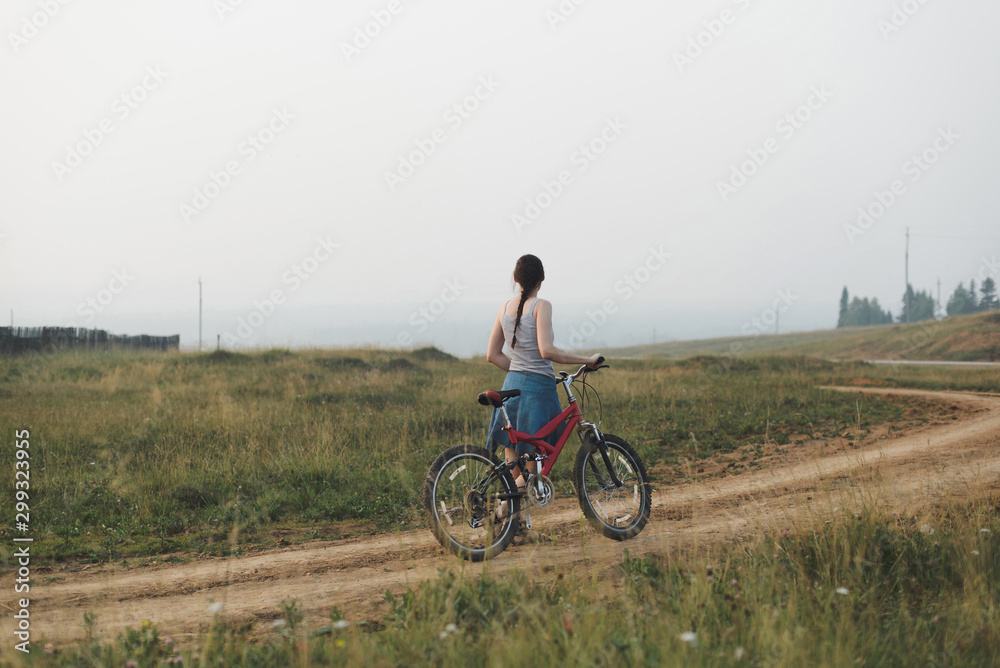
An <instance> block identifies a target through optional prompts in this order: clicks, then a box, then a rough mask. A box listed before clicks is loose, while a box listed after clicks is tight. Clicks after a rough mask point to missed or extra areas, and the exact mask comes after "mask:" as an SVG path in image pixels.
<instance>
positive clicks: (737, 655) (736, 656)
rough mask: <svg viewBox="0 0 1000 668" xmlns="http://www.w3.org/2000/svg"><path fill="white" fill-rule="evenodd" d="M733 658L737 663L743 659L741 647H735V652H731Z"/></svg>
mask: <svg viewBox="0 0 1000 668" xmlns="http://www.w3.org/2000/svg"><path fill="white" fill-rule="evenodd" d="M733 658H734V659H736V660H737V661H739V660H740V659H742V658H743V648H742V647H737V648H736V651H735V652H733Z"/></svg>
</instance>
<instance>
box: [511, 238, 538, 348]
mask: <svg viewBox="0 0 1000 668" xmlns="http://www.w3.org/2000/svg"><path fill="white" fill-rule="evenodd" d="M514 280H515V281H517V282H518V283H519V284H520V285H521V301H520V303H518V305H517V320H515V321H514V336H513V337H512V338H511V342H510V347H511V348H513V347H515V346H516V345H517V326H518V325H520V324H521V312H522V311H523V310H524V302H525V301H527V300H528V295H530V294H531V293H532V292H534V291H535V290H536V289H537V288H538V286H539V285H541V284H542V281H543V280H545V269H543V268H542V261H541V260H539V259H538V258H537V257H535V256H534V255H522V256H521V257H519V258H518V259H517V264H516V265H514Z"/></svg>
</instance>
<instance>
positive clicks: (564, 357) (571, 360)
mask: <svg viewBox="0 0 1000 668" xmlns="http://www.w3.org/2000/svg"><path fill="white" fill-rule="evenodd" d="M535 322H536V323H537V325H538V352H540V353H541V354H542V357H544V358H545V359H547V360H551V361H553V362H555V363H556V364H586V365H588V366H590V367H591V368H596V367H597V365H598V363H597V360H598V358H600V357H601V356H600V355H592V356H590V357H581V356H580V355H575V354H573V353H568V352H566V351H565V350H563V349H561V348H557V347H556V346H555V344H554V343H553V342H552V304H550V303H549V302H548V301H546V300H544V299H539V300H538V305H537V306H536V307H535Z"/></svg>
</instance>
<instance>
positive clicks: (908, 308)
mask: <svg viewBox="0 0 1000 668" xmlns="http://www.w3.org/2000/svg"><path fill="white" fill-rule="evenodd" d="M907 314H909V317H907ZM933 317H934V298H933V297H931V294H930V293H929V292H927V291H926V290H921V291H920V292H914V291H913V286H912V285H907V286H906V293H905V294H904V295H903V312H902V313H900V315H899V321H900V322H920V321H921V320H931V319H932V318H933Z"/></svg>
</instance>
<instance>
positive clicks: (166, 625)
mask: <svg viewBox="0 0 1000 668" xmlns="http://www.w3.org/2000/svg"><path fill="white" fill-rule="evenodd" d="M830 389H831V390H840V391H847V392H867V393H881V394H894V395H903V396H920V397H924V398H927V399H933V400H937V401H942V402H948V403H949V404H951V405H954V406H957V407H959V408H960V409H961V419H959V420H956V421H954V422H951V423H948V424H944V425H936V426H931V427H924V428H921V429H918V430H915V431H911V432H908V433H906V434H903V435H900V436H897V437H893V438H886V437H881V438H880V439H878V440H875V441H869V442H864V443H861V444H860V445H861V447H860V448H857V449H853V450H850V451H847V452H834V453H831V454H828V455H825V456H822V457H811V458H810V459H808V460H801V461H788V462H786V463H785V464H783V465H781V466H776V467H771V468H769V469H766V470H762V471H756V472H753V473H744V474H740V475H733V476H728V477H721V478H716V479H713V480H710V481H703V482H695V483H687V484H682V485H677V486H674V487H669V488H666V489H661V490H658V491H654V498H653V516H652V519H651V521H650V523H649V524H648V525H647V527H646V529H645V530H644V531H643V533H642V534H641V535H639V536H638V537H637V538H635V539H633V540H631V541H628V542H626V543H616V542H614V541H609V540H607V539H604V538H602V537H600V536H598V535H597V534H596V533H594V532H593V530H591V529H590V527H589V526H585V525H583V524H582V516H581V513H580V509H579V506H578V505H577V503H576V500H575V499H569V498H563V499H559V500H557V501H556V503H554V504H553V506H552V507H551V508H546V509H542V510H539V511H536V513H535V514H534V519H535V521H536V523H537V524H539V525H540V528H542V530H543V531H546V532H549V533H550V534H552V535H554V536H556V537H557V539H558V540H557V543H556V544H554V545H542V546H530V547H517V548H513V547H512V548H510V549H508V550H507V551H506V552H505V553H504V554H502V555H500V557H498V558H497V559H495V560H493V561H492V562H490V563H488V564H486V565H485V566H482V565H471V566H470V565H466V564H463V563H462V562H460V561H459V560H458V559H456V558H455V557H452V556H450V555H446V554H445V553H444V551H443V550H442V549H441V548H440V547H439V546H438V543H437V542H436V541H435V540H434V538H433V537H432V536H431V534H430V532H429V531H427V530H420V531H409V532H405V533H399V534H385V535H381V536H376V537H373V538H361V539H348V540H343V541H338V542H336V543H333V544H331V543H311V544H306V545H303V546H299V547H295V548H288V549H282V550H274V551H269V552H265V553H260V554H256V555H251V556H241V557H230V558H213V559H208V560H202V561H196V562H192V563H184V564H162V565H157V566H148V567H140V568H132V569H129V570H126V569H123V568H121V567H120V566H116V565H107V566H102V567H99V568H92V569H86V570H79V569H78V567H75V566H65V567H60V568H58V569H57V570H56V572H54V573H51V574H44V575H55V576H59V577H62V578H64V579H62V580H59V581H55V582H50V583H48V584H43V583H39V584H36V585H33V586H32V589H31V597H32V598H31V614H32V631H34V632H35V633H36V634H44V635H45V636H46V639H47V640H49V641H54V642H57V643H63V642H67V641H72V640H74V639H77V638H80V637H82V636H83V626H82V617H83V613H84V611H86V610H89V611H91V612H93V613H95V614H96V615H97V628H98V630H99V631H100V632H101V633H102V634H103V635H105V636H109V637H111V636H114V635H115V634H116V633H117V632H118V631H119V630H121V629H122V628H125V627H129V626H137V625H138V624H139V623H140V622H141V621H142V620H145V619H149V620H152V621H153V622H155V623H156V624H157V625H159V627H160V629H161V631H162V632H164V633H166V634H173V635H174V636H181V637H183V635H184V634H186V633H197V632H199V631H202V630H204V629H205V628H206V627H207V625H208V623H209V622H210V620H211V613H209V612H208V606H209V604H210V603H211V602H212V601H215V602H218V603H222V604H223V612H222V614H224V615H225V616H226V617H227V618H228V620H230V621H231V622H237V623H239V622H251V621H254V620H272V619H275V618H277V617H278V616H279V611H278V606H279V604H280V603H281V601H283V600H286V599H295V600H296V601H297V602H298V605H299V607H300V608H301V609H304V610H305V611H306V613H307V618H306V622H307V624H309V625H311V626H319V625H322V624H323V620H324V619H325V617H326V615H328V614H329V612H330V611H331V609H332V608H333V607H334V606H337V607H338V608H339V609H340V610H341V612H343V613H344V614H345V616H346V617H348V618H349V619H353V620H361V619H378V618H380V617H381V615H382V613H383V612H384V605H385V603H384V595H385V591H386V590H387V589H388V590H393V591H396V592H398V591H401V590H403V589H405V588H406V587H408V586H416V584H418V583H419V582H420V581H422V580H425V579H427V578H431V577H434V575H435V574H436V573H437V570H438V569H439V568H456V569H461V568H467V569H471V570H472V571H473V572H479V570H480V569H483V568H485V569H486V570H488V571H502V570H505V569H508V568H511V567H516V568H521V569H526V570H534V571H538V570H539V565H541V564H544V565H545V566H546V569H545V570H546V571H549V570H550V569H549V568H548V567H554V569H555V570H558V571H562V572H575V573H577V574H581V575H592V576H595V577H598V578H601V577H607V575H608V573H609V568H610V567H611V565H613V564H616V563H619V561H620V559H621V554H622V551H623V549H625V548H628V550H629V552H630V553H631V554H632V555H642V554H645V553H649V552H657V553H665V552H669V551H671V550H673V549H676V548H677V547H680V546H691V545H696V546H697V545H704V546H706V549H711V546H712V545H714V544H716V543H717V542H718V541H722V540H731V539H733V538H738V537H739V536H740V535H742V534H744V533H745V532H747V531H750V530H761V529H762V528H763V529H764V530H766V529H768V528H774V529H778V528H782V527H785V526H793V525H795V524H796V523H798V522H802V521H808V520H809V518H810V517H812V518H816V517H819V518H822V517H828V516H830V515H831V514H833V513H835V512H849V511H850V510H851V504H853V505H854V506H857V500H856V499H855V498H854V496H853V495H852V489H853V487H854V485H855V483H856V482H858V481H859V480H871V479H872V477H873V476H874V477H875V479H876V480H878V481H879V482H878V484H877V487H878V489H879V490H880V497H881V498H882V499H883V500H885V501H886V502H890V503H896V504H899V507H900V508H901V509H902V508H906V509H907V510H910V511H912V510H913V508H915V507H917V506H918V505H919V504H921V503H924V502H926V501H928V500H929V499H933V498H935V497H940V496H942V495H962V494H965V493H967V492H968V491H969V489H970V488H972V487H976V486H986V487H994V486H997V485H998V484H1000V448H998V447H997V446H998V445H1000V396H998V395H982V394H980V395H977V394H968V393H959V392H927V391H919V390H897V389H883V388H865V389H861V388H830ZM789 457H790V459H791V458H794V457H795V454H794V453H793V454H791V455H789ZM869 489H870V486H869ZM44 575H42V576H36V577H35V579H36V581H39V580H43V579H44ZM542 576H543V577H544V574H543V575H542ZM12 621H13V620H12V619H11V618H10V616H9V613H8V614H7V616H5V617H4V618H3V619H0V633H2V634H4V635H9V634H10V633H11V631H12V630H13V629H12ZM258 626H260V627H265V628H266V626H267V624H266V623H264V624H259V625H258ZM38 637H39V636H38V635H35V638H38Z"/></svg>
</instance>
